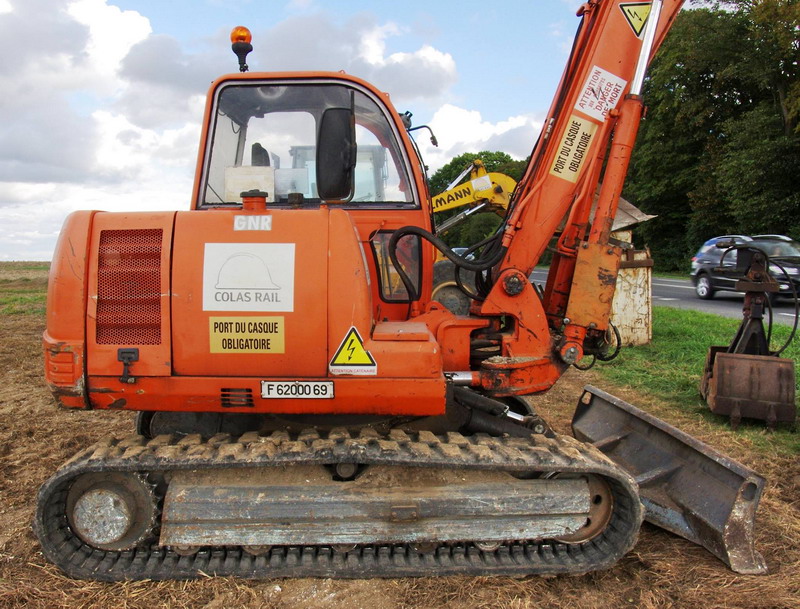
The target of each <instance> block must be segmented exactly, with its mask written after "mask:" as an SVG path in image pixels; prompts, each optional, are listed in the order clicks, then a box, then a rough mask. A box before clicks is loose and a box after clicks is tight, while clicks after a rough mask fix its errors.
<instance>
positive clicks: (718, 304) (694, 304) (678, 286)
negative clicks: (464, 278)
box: [531, 269, 794, 325]
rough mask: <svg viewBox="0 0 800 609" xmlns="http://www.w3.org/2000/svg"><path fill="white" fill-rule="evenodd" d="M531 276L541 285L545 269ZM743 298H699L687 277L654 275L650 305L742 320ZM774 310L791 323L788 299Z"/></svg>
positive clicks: (731, 295) (781, 319) (778, 319)
mask: <svg viewBox="0 0 800 609" xmlns="http://www.w3.org/2000/svg"><path fill="white" fill-rule="evenodd" d="M531 279H532V280H533V281H534V282H535V283H537V284H541V285H542V286H544V284H545V282H546V281H547V270H546V269H536V270H535V271H534V272H533V274H532V275H531ZM743 299H744V296H743V295H742V294H737V293H736V292H717V294H715V295H714V298H712V299H711V300H700V299H699V298H697V296H696V295H695V293H694V286H693V285H692V282H691V281H690V280H689V279H665V278H661V277H654V278H653V305H655V306H666V307H674V308H676V309H692V310H695V311H705V312H706V313H714V314H716V315H722V316H724V317H731V318H733V319H741V318H742V303H743ZM773 310H774V312H775V321H776V322H777V323H781V324H785V325H792V324H793V323H794V304H793V303H792V301H791V300H788V299H783V298H782V299H780V300H779V301H778V302H777V303H776V304H775V306H774V308H773Z"/></svg>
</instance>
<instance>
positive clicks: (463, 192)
mask: <svg viewBox="0 0 800 609" xmlns="http://www.w3.org/2000/svg"><path fill="white" fill-rule="evenodd" d="M469 191H470V187H469V185H467V186H464V187H463V188H461V189H459V190H456V191H454V192H451V193H450V194H449V195H447V196H446V197H443V196H439V197H434V199H433V209H434V210H436V209H439V208H440V207H444V206H445V205H447V204H449V203H455V202H456V201H460V200H461V199H463V198H465V197H467V196H469Z"/></svg>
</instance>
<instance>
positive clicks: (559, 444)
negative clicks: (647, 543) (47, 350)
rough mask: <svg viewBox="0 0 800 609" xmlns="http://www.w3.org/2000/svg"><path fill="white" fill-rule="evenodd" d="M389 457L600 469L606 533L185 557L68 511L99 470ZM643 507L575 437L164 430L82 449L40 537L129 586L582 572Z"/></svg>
mask: <svg viewBox="0 0 800 609" xmlns="http://www.w3.org/2000/svg"><path fill="white" fill-rule="evenodd" d="M339 462H345V463H361V464H383V465H397V466H415V467H428V466H430V467H446V468H474V469H481V470H504V471H509V472H531V471H538V472H558V473H565V474H579V473H594V474H598V475H600V476H603V477H605V479H606V480H607V481H608V483H609V486H610V487H611V490H612V493H613V495H614V506H615V509H614V514H613V516H612V519H611V521H610V522H609V525H608V527H607V529H606V531H605V532H604V533H602V534H600V535H598V536H597V537H595V538H594V539H592V540H590V541H588V542H584V543H582V544H570V545H567V544H563V543H558V542H515V543H511V544H505V545H503V546H501V547H500V548H499V549H498V550H496V551H494V552H484V551H481V550H479V549H478V548H477V547H476V546H474V545H472V544H458V545H442V546H440V547H439V548H438V549H436V550H435V551H433V552H430V553H418V552H415V551H414V550H412V549H411V548H410V547H408V546H405V545H391V546H362V547H359V548H357V549H355V550H353V551H350V552H347V553H342V552H335V551H333V550H332V549H331V548H330V547H328V546H312V547H290V546H286V547H273V548H272V549H271V550H270V551H269V552H267V553H266V554H263V555H261V556H251V555H250V554H247V553H246V552H244V551H243V550H242V549H241V548H231V547H220V548H204V549H201V550H200V551H199V552H198V553H197V554H194V555H192V556H179V555H178V554H176V553H175V552H173V551H171V550H170V549H168V548H165V547H159V546H156V545H152V546H150V547H141V548H136V549H133V550H128V551H123V552H110V551H100V550H96V549H93V548H92V547H90V546H88V545H86V544H85V543H83V542H82V541H81V540H80V539H79V538H78V537H76V536H75V535H74V534H73V532H72V531H71V529H70V528H69V525H68V524H67V519H66V515H65V502H66V496H67V491H68V489H69V486H70V484H71V481H72V480H73V479H75V477H77V476H79V475H81V474H84V473H90V472H107V471H125V472H140V473H144V474H147V473H148V472H168V471H170V470H173V471H174V470H185V469H202V468H234V467H264V466H270V465H282V464H291V463H302V464H330V463H339ZM642 518H643V509H642V506H641V503H640V502H639V497H638V492H637V488H636V485H635V483H634V482H633V480H632V479H631V477H630V476H629V475H628V474H627V473H625V472H623V471H622V470H620V469H619V468H618V467H616V466H615V465H613V463H612V462H611V461H609V460H608V459H607V458H606V457H605V456H604V455H602V453H600V452H599V451H598V450H596V449H595V448H594V447H592V446H590V445H587V444H582V443H580V442H578V441H576V440H574V439H573V438H570V437H567V436H557V437H555V438H545V437H543V436H531V438H530V439H526V438H496V437H490V436H487V435H483V434H478V435H476V436H463V435H461V434H458V433H448V434H446V435H442V436H437V435H434V434H432V433H430V432H425V431H421V432H409V433H406V432H403V431H400V430H392V431H391V432H390V434H388V435H387V436H381V435H378V434H377V433H376V432H374V431H373V430H364V431H362V432H361V433H360V434H359V435H357V436H356V435H351V434H349V433H348V432H347V431H345V430H332V431H331V432H329V433H327V434H325V435H320V433H318V432H316V431H305V432H302V433H300V434H299V435H294V436H290V435H289V434H288V433H286V432H275V433H273V434H271V435H267V436H259V435H258V434H257V433H255V432H252V433H247V434H245V435H243V436H241V437H239V438H237V439H232V438H231V437H230V436H228V435H223V434H220V435H217V436H214V437H213V438H211V439H209V440H207V441H203V440H201V439H200V438H199V436H187V437H185V438H182V439H180V440H174V439H172V438H171V437H170V436H158V437H156V438H154V439H152V440H150V441H147V440H146V439H145V438H143V437H142V436H132V437H129V438H125V439H121V440H118V439H107V440H104V441H102V442H100V443H98V444H96V445H94V446H93V447H91V448H89V449H86V450H84V451H82V452H80V453H78V454H77V455H75V456H74V457H73V458H72V459H71V460H70V461H68V462H67V463H66V464H64V465H63V466H62V467H61V468H60V469H59V470H58V471H57V472H56V473H55V474H54V475H53V477H52V478H51V479H50V480H48V481H47V482H46V483H45V484H44V485H43V486H42V487H41V489H40V490H39V496H38V504H37V510H36V516H35V520H34V523H33V528H34V532H35V533H36V535H37V536H38V538H39V541H40V542H41V544H42V549H43V551H44V555H45V556H46V557H47V559H48V560H50V561H52V562H53V563H55V564H56V565H58V566H59V567H60V568H61V569H62V570H63V571H64V572H65V573H66V574H67V575H69V576H70V577H74V578H79V579H96V580H101V581H120V580H138V579H154V580H164V579H192V578H196V577H200V576H203V575H220V576H237V577H243V578H267V577H343V578H361V577H406V576H431V575H457V574H460V575H527V574H565V573H571V574H581V573H586V572H589V571H594V570H597V569H603V568H608V567H610V566H612V565H613V564H614V563H615V562H617V560H619V559H620V558H621V557H622V556H623V555H624V554H625V553H626V552H628V550H630V549H631V548H632V547H633V545H634V544H635V543H636V539H637V536H638V532H639V527H640V525H641V522H642ZM476 538H479V536H478V535H476Z"/></svg>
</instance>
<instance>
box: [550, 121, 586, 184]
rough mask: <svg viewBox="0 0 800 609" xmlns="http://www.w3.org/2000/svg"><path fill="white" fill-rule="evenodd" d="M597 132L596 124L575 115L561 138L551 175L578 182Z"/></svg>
mask: <svg viewBox="0 0 800 609" xmlns="http://www.w3.org/2000/svg"><path fill="white" fill-rule="evenodd" d="M595 131H597V124H596V123H593V122H592V121H589V120H586V119H583V118H580V117H578V116H576V115H575V114H573V115H572V116H571V117H570V120H569V123H567V128H566V129H565V130H564V135H563V136H562V137H561V146H560V147H559V149H558V152H557V153H556V158H555V159H553V166H552V167H551V168H550V174H551V175H554V176H558V177H559V178H563V179H565V180H568V181H570V182H572V183H575V182H577V181H578V176H579V175H580V173H581V168H582V167H583V164H584V162H585V161H586V158H587V156H588V153H589V147H590V146H591V144H592V138H593V137H594V133H595Z"/></svg>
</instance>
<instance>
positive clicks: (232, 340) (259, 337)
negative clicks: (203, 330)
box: [208, 317, 285, 353]
mask: <svg viewBox="0 0 800 609" xmlns="http://www.w3.org/2000/svg"><path fill="white" fill-rule="evenodd" d="M208 324H209V328H208V331H209V334H208V342H209V345H210V351H211V353H284V352H285V351H284V349H285V338H284V337H285V331H284V318H283V317H209V318H208Z"/></svg>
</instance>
